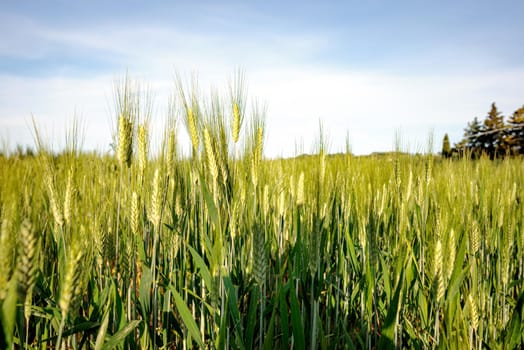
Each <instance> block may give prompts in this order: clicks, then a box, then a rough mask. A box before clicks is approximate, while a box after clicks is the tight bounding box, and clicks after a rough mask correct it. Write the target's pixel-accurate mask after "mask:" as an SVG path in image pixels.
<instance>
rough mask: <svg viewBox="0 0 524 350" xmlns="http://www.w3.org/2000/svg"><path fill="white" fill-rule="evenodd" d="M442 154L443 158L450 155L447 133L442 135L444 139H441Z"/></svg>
mask: <svg viewBox="0 0 524 350" xmlns="http://www.w3.org/2000/svg"><path fill="white" fill-rule="evenodd" d="M442 156H443V157H444V158H449V157H451V145H450V143H449V136H448V134H445V135H444V139H443V140H442Z"/></svg>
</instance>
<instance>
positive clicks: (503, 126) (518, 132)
mask: <svg viewBox="0 0 524 350" xmlns="http://www.w3.org/2000/svg"><path fill="white" fill-rule="evenodd" d="M523 115H524V107H522V108H520V109H518V110H517V111H515V113H514V114H513V116H512V117H510V118H509V119H508V121H507V123H506V122H504V116H503V115H502V114H501V113H500V112H499V110H498V109H497V106H496V105H495V103H492V104H491V109H490V111H489V112H488V114H487V116H486V118H485V119H484V122H483V123H480V121H479V120H478V118H477V117H475V118H474V119H473V121H471V122H470V123H468V125H467V127H466V129H464V138H463V139H462V140H461V141H460V142H459V143H457V144H456V145H455V148H456V151H457V152H458V153H459V154H461V155H468V156H470V157H472V158H479V157H480V156H481V155H482V154H486V155H487V156H489V157H490V158H491V159H494V158H502V157H505V156H507V155H519V154H520V155H522V154H524V117H523Z"/></svg>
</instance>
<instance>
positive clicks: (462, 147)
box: [456, 117, 484, 158]
mask: <svg viewBox="0 0 524 350" xmlns="http://www.w3.org/2000/svg"><path fill="white" fill-rule="evenodd" d="M483 131H484V127H483V125H482V124H481V123H480V121H479V120H478V118H477V117H475V118H474V119H473V120H472V121H471V122H469V123H468V125H467V126H466V128H465V129H464V138H463V139H462V141H460V142H459V143H458V144H457V145H456V148H457V150H458V151H459V154H460V155H462V156H464V155H466V154H469V155H470V156H471V157H473V158H477V157H479V156H480V154H481V153H482V149H483V144H482V140H481V133H482V132H483Z"/></svg>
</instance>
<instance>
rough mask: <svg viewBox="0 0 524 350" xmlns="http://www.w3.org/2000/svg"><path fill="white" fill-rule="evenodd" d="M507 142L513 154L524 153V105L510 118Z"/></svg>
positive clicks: (506, 135) (506, 133)
mask: <svg viewBox="0 0 524 350" xmlns="http://www.w3.org/2000/svg"><path fill="white" fill-rule="evenodd" d="M505 143H506V145H507V148H508V150H509V152H510V153H511V154H524V106H522V107H520V108H519V109H517V110H516V111H515V113H513V115H512V116H511V117H510V118H509V119H508V125H507V129H506V132H505Z"/></svg>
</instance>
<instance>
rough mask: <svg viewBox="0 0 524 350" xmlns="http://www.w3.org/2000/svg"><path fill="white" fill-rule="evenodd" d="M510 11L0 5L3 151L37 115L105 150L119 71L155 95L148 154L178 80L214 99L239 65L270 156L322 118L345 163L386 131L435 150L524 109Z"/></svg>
mask: <svg viewBox="0 0 524 350" xmlns="http://www.w3.org/2000/svg"><path fill="white" fill-rule="evenodd" d="M523 14H524V1H503V0H502V1H485V0H475V1H468V0H454V1H447V0H440V1H429V0H427V1H426V0H417V1H402V0H399V1H379V0H370V1H325V2H321V1H305V0H303V1H285V0H284V1H282V0H280V1H254V0H253V1H198V2H197V1H150V2H146V1H136V0H128V1H122V0H114V1H103V0H92V1H69V0H48V1H36V0H34V1H29V0H22V1H20V0H3V1H2V2H1V3H0V33H1V35H0V142H1V146H0V148H2V147H3V148H11V149H12V148H13V147H14V146H15V145H23V146H25V145H30V146H32V147H34V139H33V136H32V129H33V126H32V125H33V120H34V122H35V124H36V125H37V127H38V130H39V132H40V133H41V134H42V135H43V137H44V138H45V139H46V140H47V143H48V144H50V146H52V147H54V148H55V149H60V147H63V144H64V140H65V135H66V133H67V130H69V129H68V128H70V127H71V125H72V124H73V120H74V119H75V118H77V119H79V120H80V121H81V124H82V130H83V131H82V134H83V140H84V142H83V148H84V149H85V150H92V149H96V150H98V151H101V152H108V151H109V150H110V144H111V142H112V130H114V129H115V124H116V116H115V108H114V88H115V81H117V80H119V79H123V78H124V77H125V76H126V74H127V75H128V76H129V77H130V78H131V79H134V80H136V81H138V82H140V84H141V85H142V86H144V87H147V88H148V89H149V91H150V93H151V95H152V103H153V117H152V120H151V123H152V128H153V133H154V135H156V136H153V137H152V140H153V142H155V140H157V141H156V142H157V143H158V139H159V138H160V136H159V135H160V133H161V129H162V127H163V125H164V117H165V114H166V113H165V110H166V106H167V102H168V96H170V95H171V94H173V93H174V91H175V75H176V74H180V75H181V76H182V77H184V79H189V78H190V77H191V76H192V75H196V76H197V77H198V81H199V86H200V88H201V90H202V94H203V95H204V96H208V95H209V93H210V91H211V89H218V90H219V91H220V92H221V93H222V95H224V96H227V91H228V90H227V87H228V82H229V81H230V80H231V78H232V76H233V74H234V73H235V72H236V71H238V69H242V70H243V71H244V72H245V80H246V85H247V92H248V95H249V96H250V98H251V100H252V101H255V100H256V101H259V103H263V104H265V106H267V114H266V132H267V136H266V139H265V150H264V153H265V155H266V156H267V157H280V156H284V157H287V156H293V155H297V154H301V153H310V152H314V151H315V143H316V142H315V140H316V139H318V134H319V123H320V122H321V123H322V125H323V128H324V130H325V131H326V133H327V136H328V140H329V151H330V152H333V153H335V152H340V151H343V150H345V144H346V135H347V136H349V140H350V144H351V148H352V151H353V152H354V153H355V154H369V153H372V152H382V151H389V150H392V149H394V147H395V139H396V135H400V140H401V148H402V149H403V150H405V151H409V152H427V151H428V150H429V144H430V139H433V151H439V150H440V148H441V144H442V143H441V142H442V138H443V136H444V133H448V134H449V137H450V139H451V142H452V143H455V142H458V141H460V139H461V137H462V134H463V129H464V127H465V126H466V124H467V123H468V122H469V121H471V120H472V119H473V118H474V117H479V118H480V119H483V118H484V117H485V116H486V114H487V112H488V111H489V109H490V105H491V103H492V102H496V104H497V106H498V107H499V110H500V111H501V112H502V113H503V114H504V115H510V114H512V113H513V112H514V111H515V110H516V109H517V108H519V107H520V106H522V105H524V85H523V83H522V82H523V81H524V59H523V57H524V45H522V43H524V21H522V15H523ZM248 110H249V108H248ZM180 126H181V127H180V128H179V129H180V138H179V139H180V142H181V143H182V148H183V149H185V150H189V141H188V139H187V133H186V132H185V129H184V127H183V123H180ZM155 133H156V134H155Z"/></svg>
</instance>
